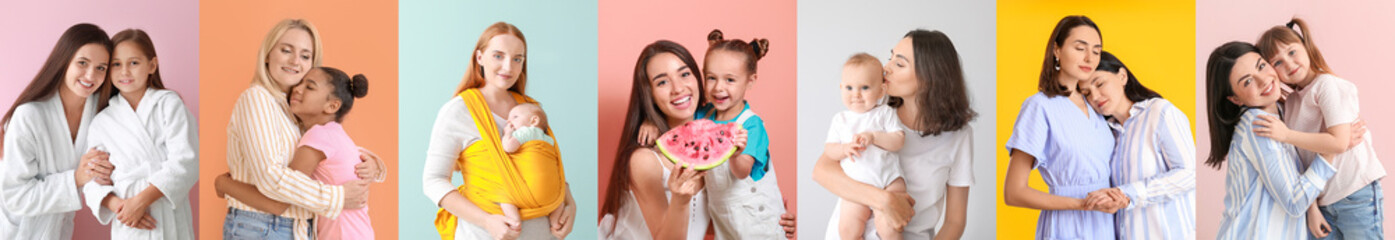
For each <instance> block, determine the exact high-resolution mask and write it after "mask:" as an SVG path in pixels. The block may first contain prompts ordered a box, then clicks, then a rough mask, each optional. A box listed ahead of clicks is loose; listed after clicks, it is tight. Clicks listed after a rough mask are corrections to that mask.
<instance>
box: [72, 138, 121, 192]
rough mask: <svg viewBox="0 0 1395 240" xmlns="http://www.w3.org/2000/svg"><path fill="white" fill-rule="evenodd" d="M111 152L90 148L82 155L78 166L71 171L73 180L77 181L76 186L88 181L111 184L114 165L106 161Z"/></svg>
mask: <svg viewBox="0 0 1395 240" xmlns="http://www.w3.org/2000/svg"><path fill="white" fill-rule="evenodd" d="M110 157H111V154H108V153H107V152H104V151H101V150H97V148H95V147H94V148H91V149H88V150H87V153H86V154H83V155H82V160H80V161H79V162H78V168H77V170H76V171H73V180H75V181H74V182H77V187H78V188H82V186H83V185H85V184H87V182H88V181H96V182H97V184H101V185H111V172H112V171H114V170H116V166H115V165H112V164H111V162H110V161H107V159H109V158H110Z"/></svg>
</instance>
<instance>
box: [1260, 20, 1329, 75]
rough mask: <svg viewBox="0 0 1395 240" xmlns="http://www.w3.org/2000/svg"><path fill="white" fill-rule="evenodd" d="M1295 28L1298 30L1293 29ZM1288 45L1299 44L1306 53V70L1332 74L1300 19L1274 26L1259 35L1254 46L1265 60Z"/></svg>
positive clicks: (1306, 24) (1306, 26) (1306, 25)
mask: <svg viewBox="0 0 1395 240" xmlns="http://www.w3.org/2000/svg"><path fill="white" fill-rule="evenodd" d="M1294 27H1297V28H1298V29H1294ZM1289 43H1300V44H1302V45H1303V48H1304V49H1305V50H1306V51H1307V52H1308V62H1309V63H1308V68H1309V69H1311V70H1312V72H1313V73H1314V74H1321V73H1332V68H1331V67H1329V66H1328V65H1327V60H1326V59H1324V58H1322V51H1319V50H1318V47H1317V44H1316V43H1314V42H1313V35H1312V34H1310V33H1309V32H1308V23H1307V22H1305V21H1303V19H1301V18H1293V19H1292V20H1289V21H1288V23H1285V24H1284V25H1283V26H1274V27H1272V28H1269V30H1268V31H1264V34H1261V35H1260V37H1259V41H1258V42H1256V44H1255V46H1256V47H1258V48H1259V50H1260V51H1259V52H1260V54H1261V55H1263V56H1264V58H1265V59H1266V60H1268V58H1270V57H1273V56H1276V55H1278V54H1280V53H1279V45H1283V44H1289Z"/></svg>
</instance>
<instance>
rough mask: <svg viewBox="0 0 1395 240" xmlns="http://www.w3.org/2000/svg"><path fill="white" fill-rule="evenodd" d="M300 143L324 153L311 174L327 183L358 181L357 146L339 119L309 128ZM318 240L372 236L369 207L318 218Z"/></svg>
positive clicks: (358, 160)
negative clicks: (331, 217)
mask: <svg viewBox="0 0 1395 240" xmlns="http://www.w3.org/2000/svg"><path fill="white" fill-rule="evenodd" d="M299 146H308V147H310V148H314V149H315V150H319V151H320V152H323V153H324V154H325V159H324V160H323V161H320V165H319V166H316V167H315V171H314V174H311V177H313V178H315V180H319V181H320V182H323V183H325V184H333V185H343V184H344V183H345V182H348V181H353V180H358V179H359V178H358V174H355V173H354V165H357V164H358V163H360V162H363V160H360V159H359V153H358V145H355V144H354V140H353V139H350V138H349V133H348V132H344V126H341V125H339V123H337V122H329V123H325V124H324V125H316V126H314V127H310V130H309V131H305V135H302V136H301V137H300V145H299ZM315 230H316V232H318V233H317V235H316V236H317V237H316V238H317V239H373V225H372V222H371V220H369V218H368V208H367V207H364V208H362V209H353V210H344V211H343V212H342V213H340V214H339V218H335V219H330V218H327V217H324V216H317V217H316V218H315Z"/></svg>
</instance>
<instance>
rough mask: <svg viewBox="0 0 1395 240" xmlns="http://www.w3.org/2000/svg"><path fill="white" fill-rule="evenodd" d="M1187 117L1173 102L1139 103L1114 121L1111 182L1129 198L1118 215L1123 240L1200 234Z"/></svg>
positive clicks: (1193, 149)
mask: <svg viewBox="0 0 1395 240" xmlns="http://www.w3.org/2000/svg"><path fill="white" fill-rule="evenodd" d="M1190 122H1191V121H1189V120H1187V115H1186V114H1183V113H1182V110H1180V109H1177V107H1176V106H1173V105H1172V103H1171V102H1168V101H1167V100H1164V99H1162V98H1152V99H1148V100H1143V101H1141V102H1137V103H1134V104H1133V106H1132V107H1131V108H1129V118H1128V119H1126V120H1124V124H1122V125H1120V124H1117V123H1114V122H1110V126H1111V127H1113V128H1114V132H1115V135H1116V138H1115V139H1116V140H1115V141H1114V142H1115V145H1114V159H1113V161H1111V162H1112V163H1111V164H1110V181H1111V184H1112V185H1113V186H1115V187H1118V188H1119V189H1120V190H1123V192H1124V194H1125V195H1128V197H1129V200H1130V201H1129V206H1128V207H1126V208H1124V209H1121V210H1120V211H1119V212H1118V213H1116V214H1115V215H1114V224H1115V231H1114V233H1115V234H1118V239H1195V238H1196V215H1195V211H1196V204H1195V202H1196V144H1195V143H1193V141H1192V129H1191V126H1190V125H1188V123H1190Z"/></svg>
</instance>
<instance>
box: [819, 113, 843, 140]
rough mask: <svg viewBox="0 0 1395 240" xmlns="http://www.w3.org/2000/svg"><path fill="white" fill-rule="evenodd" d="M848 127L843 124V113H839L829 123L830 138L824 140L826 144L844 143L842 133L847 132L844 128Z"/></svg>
mask: <svg viewBox="0 0 1395 240" xmlns="http://www.w3.org/2000/svg"><path fill="white" fill-rule="evenodd" d="M847 127H848V126H847V124H844V123H843V113H841V112H839V113H838V114H837V115H833V121H829V123H828V138H827V139H825V140H824V143H843V135H842V133H843V132H844V131H846V130H845V129H844V128H847Z"/></svg>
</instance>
